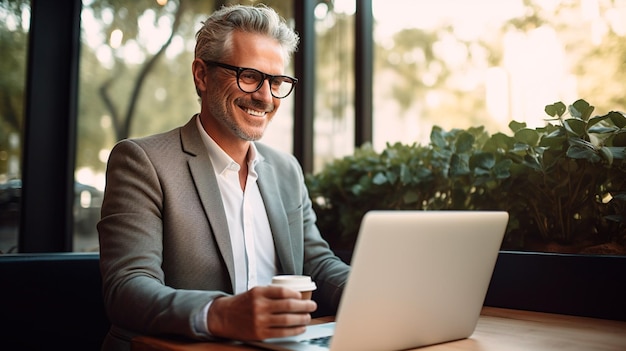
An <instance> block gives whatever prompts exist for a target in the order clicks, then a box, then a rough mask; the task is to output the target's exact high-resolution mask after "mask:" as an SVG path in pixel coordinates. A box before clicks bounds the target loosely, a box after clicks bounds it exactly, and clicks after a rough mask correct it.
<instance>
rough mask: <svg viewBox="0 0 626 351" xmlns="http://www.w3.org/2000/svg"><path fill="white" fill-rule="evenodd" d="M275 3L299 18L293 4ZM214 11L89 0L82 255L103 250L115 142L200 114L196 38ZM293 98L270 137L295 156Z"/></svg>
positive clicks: (79, 171) (79, 167)
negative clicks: (101, 224) (101, 232)
mask: <svg viewBox="0 0 626 351" xmlns="http://www.w3.org/2000/svg"><path fill="white" fill-rule="evenodd" d="M229 3H231V2H229ZM241 3H248V2H247V1H241ZM267 4H268V5H269V6H272V7H274V8H275V9H276V10H277V11H278V12H279V13H280V14H281V15H282V16H283V17H285V18H292V17H293V16H292V8H291V6H292V5H291V2H284V1H273V2H267ZM213 8H214V2H213V1H194V2H188V3H185V6H184V7H179V5H178V2H176V1H167V0H161V1H125V2H118V1H108V0H90V1H84V3H83V10H82V20H81V27H82V28H81V44H82V46H81V58H80V78H79V79H80V85H79V113H78V140H77V145H78V147H77V150H78V151H77V156H76V170H75V179H76V181H77V187H81V188H82V189H83V190H82V191H80V192H77V195H76V202H75V205H74V208H75V223H76V227H75V235H74V250H75V251H95V250H97V249H98V240H97V231H96V228H95V225H96V223H97V221H98V219H99V217H100V213H99V210H100V204H101V201H102V192H103V190H104V172H105V168H106V161H107V158H108V154H109V151H110V150H111V148H112V147H113V145H114V144H115V143H116V142H117V141H119V140H121V139H123V138H128V137H139V136H145V135H149V134H154V133H159V132H164V131H167V130H170V129H172V128H176V127H178V126H181V125H183V124H184V123H186V122H187V121H188V120H189V119H190V118H191V117H192V116H193V115H194V114H195V113H197V112H199V111H200V105H199V101H198V96H197V95H196V92H195V88H194V85H193V80H192V76H191V62H192V61H193V50H194V45H195V33H196V31H197V30H198V29H199V26H200V25H201V22H202V21H203V20H204V19H205V18H206V17H207V15H208V14H210V13H211V12H212V11H213ZM177 18H179V19H180V20H177ZM287 74H289V75H293V69H291V72H287ZM293 96H294V95H293V94H292V95H291V96H289V97H287V98H286V99H284V100H283V102H282V104H281V108H280V109H279V112H278V113H277V114H276V116H275V118H274V120H273V121H272V124H271V125H270V127H269V128H268V129H267V133H266V134H265V136H264V137H263V140H262V142H265V143H267V144H270V145H272V146H274V147H276V148H279V149H281V150H283V151H286V152H292V142H291V140H292V137H291V136H292V135H293V130H292V128H293Z"/></svg>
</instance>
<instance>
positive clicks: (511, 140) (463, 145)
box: [306, 100, 626, 249]
mask: <svg viewBox="0 0 626 351" xmlns="http://www.w3.org/2000/svg"><path fill="white" fill-rule="evenodd" d="M593 110H594V107H593V106H590V105H589V104H588V103H587V102H586V101H584V100H578V101H576V102H574V104H572V105H570V106H569V108H566V106H565V105H564V104H563V103H561V102H557V103H554V104H552V105H548V106H546V108H545V111H546V113H547V114H548V115H549V116H550V117H551V118H550V120H549V122H548V123H547V124H546V126H545V127H541V128H536V129H530V128H527V127H526V124H525V123H520V122H516V121H512V122H511V123H510V124H509V126H510V128H511V131H512V132H513V134H512V135H506V134H503V133H496V134H494V135H489V134H488V133H487V132H486V131H485V130H484V128H483V127H472V128H468V129H453V130H450V131H445V130H443V129H441V128H439V127H436V126H435V127H434V128H433V129H432V132H431V141H430V144H429V145H427V146H422V145H419V144H412V145H407V144H401V143H396V144H388V145H387V148H385V149H384V150H383V151H382V152H380V153H378V152H375V151H374V150H373V149H372V148H371V146H369V145H364V146H362V147H361V148H359V149H357V150H356V151H355V152H354V154H353V155H349V156H346V157H344V158H340V159H337V160H335V161H333V162H332V163H330V164H328V165H327V166H326V167H325V168H324V169H323V170H322V171H321V172H319V173H317V174H308V175H307V177H306V181H307V186H308V188H309V192H310V196H311V199H312V201H313V207H314V209H315V211H316V213H317V214H318V226H319V228H320V230H321V232H322V233H323V235H324V237H325V238H326V239H327V240H328V241H329V242H330V243H331V245H333V246H334V247H336V248H346V247H347V248H351V247H352V246H353V245H354V243H355V241H356V238H357V236H358V229H359V225H360V222H361V219H362V217H363V215H364V214H365V213H366V212H367V211H369V210H388V209H393V210H506V211H508V212H509V214H510V221H509V225H508V227H507V233H506V236H505V241H504V244H503V245H504V246H505V247H508V248H515V249H524V248H525V244H526V241H527V240H528V239H530V238H534V239H539V240H542V241H544V242H545V243H549V242H557V243H561V244H573V243H591V244H599V243H607V242H619V243H621V244H626V115H625V114H624V113H622V112H616V111H612V112H609V113H608V114H606V115H602V116H594V117H591V116H592V112H593Z"/></svg>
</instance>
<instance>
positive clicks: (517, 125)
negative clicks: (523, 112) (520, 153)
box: [509, 121, 526, 133]
mask: <svg viewBox="0 0 626 351" xmlns="http://www.w3.org/2000/svg"><path fill="white" fill-rule="evenodd" d="M509 128H510V129H511V130H512V131H513V133H515V132H517V131H518V130H520V129H523V128H526V122H517V121H511V122H509Z"/></svg>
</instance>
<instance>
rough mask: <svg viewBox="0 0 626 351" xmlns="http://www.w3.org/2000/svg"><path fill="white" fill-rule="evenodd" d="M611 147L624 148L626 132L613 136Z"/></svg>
mask: <svg viewBox="0 0 626 351" xmlns="http://www.w3.org/2000/svg"><path fill="white" fill-rule="evenodd" d="M612 145H613V146H626V131H623V132H621V133H617V134H615V135H614V136H613V139H612Z"/></svg>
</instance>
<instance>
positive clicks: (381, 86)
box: [0, 0, 626, 175]
mask: <svg viewBox="0 0 626 351" xmlns="http://www.w3.org/2000/svg"><path fill="white" fill-rule="evenodd" d="M259 2H261V1H252V0H241V1H231V0H224V1H219V0H208V1H207V0H169V1H167V2H166V4H165V5H164V6H162V5H159V3H158V2H157V1H155V0H138V1H129V0H85V1H83V16H82V30H83V32H82V38H81V40H82V42H83V46H82V47H81V58H80V75H79V79H80V82H79V91H80V96H79V101H78V103H79V106H78V111H79V112H78V113H79V117H78V118H79V120H78V126H77V127H78V135H79V140H78V148H77V152H78V154H77V156H76V157H77V160H76V165H77V168H81V167H84V168H89V169H91V170H93V171H94V172H102V171H103V170H104V167H105V163H104V158H105V156H106V150H109V149H110V148H111V146H112V145H113V143H115V142H116V141H117V140H119V139H121V138H125V137H129V136H130V137H134V136H141V135H147V134H152V133H156V132H161V131H165V130H168V129H171V128H173V127H175V126H178V125H180V124H182V123H184V122H185V121H187V120H188V119H189V117H190V116H191V115H192V114H194V113H196V112H197V111H198V109H199V105H198V101H197V96H196V94H195V90H194V87H193V81H192V78H191V72H190V64H191V61H192V58H193V53H192V50H193V40H194V35H195V31H196V30H197V28H198V26H199V24H200V22H201V21H202V20H203V19H204V18H206V16H208V14H210V13H211V12H212V11H213V10H214V9H215V8H216V7H217V6H221V4H230V3H243V4H253V3H259ZM321 2H323V3H325V4H327V5H328V14H327V15H326V16H325V17H324V18H318V19H317V21H316V33H317V34H318V35H317V36H316V46H317V53H316V54H317V56H316V62H318V65H317V71H316V76H317V82H316V84H315V86H316V102H315V115H316V121H319V120H323V119H324V118H328V117H330V118H332V119H335V120H337V121H340V120H342V119H345V118H346V116H350V115H351V113H353V109H352V107H353V105H354V101H353V95H354V94H353V91H354V72H352V70H351V69H350V67H352V66H353V62H354V43H353V35H354V18H353V16H352V15H350V14H346V13H340V12H334V9H333V2H332V1H330V0H324V1H321ZM263 3H266V4H268V5H270V6H272V7H274V8H276V9H277V11H278V12H279V13H280V14H281V15H282V16H283V17H285V18H287V19H288V20H289V21H291V20H292V19H293V2H291V1H283V0H268V1H263ZM537 3H538V1H524V7H525V11H524V12H523V15H521V16H520V17H518V18H513V19H510V20H509V21H507V22H506V23H504V25H503V26H502V28H498V30H494V31H493V33H490V35H488V36H487V37H482V38H479V39H474V40H470V39H461V38H460V36H459V35H457V34H456V33H455V30H456V29H455V28H454V26H453V24H451V23H443V24H441V25H440V26H439V27H437V28H435V29H432V30H430V29H429V30H426V29H421V28H411V29H404V30H400V31H398V32H397V33H395V34H394V37H393V38H391V39H390V40H391V41H390V42H375V43H374V46H375V50H374V54H375V55H376V57H375V59H374V64H375V65H376V66H375V67H374V70H375V72H376V78H377V80H376V81H375V82H374V84H375V94H376V95H375V98H376V99H382V100H389V101H394V102H395V103H396V104H397V105H398V106H399V107H400V109H401V110H403V111H400V112H406V111H410V112H411V113H414V111H415V116H411V118H419V122H418V123H420V124H423V125H428V124H429V123H432V124H436V125H439V126H442V125H454V126H455V127H461V128H462V127H463V126H465V125H483V126H484V127H485V129H486V130H490V128H489V126H487V124H486V123H485V118H486V116H487V114H486V113H485V110H486V102H485V88H484V87H474V88H468V87H464V86H459V85H458V82H459V77H460V76H461V77H462V76H464V75H466V74H470V73H471V72H472V70H473V69H475V68H476V67H478V68H481V67H483V66H485V65H487V67H489V66H498V65H500V64H501V62H502V60H503V48H502V42H503V38H504V36H505V35H506V34H507V33H510V32H522V33H523V32H527V31H530V30H532V29H533V28H538V27H541V26H551V27H554V28H555V30H557V31H558V32H559V33H562V34H560V35H561V36H560V40H562V42H563V45H564V47H566V48H567V50H568V53H569V52H571V55H570V56H571V57H575V58H576V60H575V61H574V62H571V63H569V64H570V65H571V66H572V67H573V68H572V70H573V73H574V74H575V75H576V79H577V80H578V84H577V88H576V89H577V90H578V96H587V97H590V98H593V99H594V101H596V102H597V104H598V105H601V106H624V105H626V101H624V99H626V98H625V95H624V94H623V87H622V85H620V84H621V82H622V81H624V79H626V71H624V70H623V69H622V64H623V62H624V57H625V55H626V54H625V52H626V41H624V40H623V36H620V35H619V33H618V32H617V31H616V30H613V29H612V28H611V27H610V26H608V27H607V30H606V32H605V34H604V36H603V37H602V41H601V42H600V43H592V42H590V39H589V37H590V36H589V35H588V32H589V30H588V27H587V24H584V25H583V24H581V23H580V22H579V21H577V20H574V19H575V18H579V16H580V15H579V14H576V11H580V4H579V3H578V2H562V3H560V4H559V5H558V6H555V7H554V8H553V12H547V10H545V9H544V8H543V7H541V6H538V5H537ZM600 3H601V8H600V12H599V13H600V19H601V20H606V18H608V15H607V14H608V13H609V10H610V9H611V6H612V4H611V3H610V2H607V1H601V2H600ZM29 6H30V1H28V0H0V16H2V18H0V52H2V55H3V58H2V60H0V174H2V175H5V174H6V173H7V169H8V161H7V160H8V159H9V158H10V157H13V158H18V159H19V158H20V157H21V155H20V149H21V148H20V147H19V146H18V147H17V148H14V147H13V148H12V147H11V146H10V145H9V139H10V138H11V135H17V136H18V140H19V139H20V138H21V130H22V123H23V113H24V112H23V107H24V92H25V86H24V82H25V77H26V64H27V46H28V28H27V27H28V23H27V22H28V9H29ZM390 6H392V5H391V3H390ZM575 16H576V17H575ZM23 22H26V24H27V25H26V26H22V25H21V24H22V23H23ZM11 23H17V24H20V25H18V26H12V27H9V25H10V24H11ZM153 27H154V28H157V29H158V30H156V31H150V29H151V28H153ZM114 31H119V32H116V33H122V34H123V35H122V37H121V41H120V46H118V47H113V46H112V42H111V40H110V38H111V36H112V34H113V33H114ZM93 33H95V34H93ZM155 42H156V43H157V44H158V45H155ZM444 42H446V43H452V44H454V45H456V47H458V48H461V49H462V50H464V51H465V52H466V53H467V59H466V60H463V61H462V62H457V63H453V62H450V61H449V55H445V52H442V51H441V50H437V47H438V46H439V45H440V44H441V43H444ZM589 72H593V74H589ZM564 84H565V83H564ZM433 99H435V100H436V101H438V103H437V104H435V105H432V104H429V103H427V102H428V101H432V100H433ZM377 101H378V100H377ZM512 112H513V113H515V111H512ZM376 118H384V116H377V117H376ZM349 125H350V123H349V121H348V122H346V121H341V122H340V125H339V127H338V128H344V129H345V128H349ZM448 129H452V128H448ZM318 134H319V133H318ZM14 139H15V138H14ZM18 144H19V142H18ZM331 149H332V147H331ZM323 156H324V155H322V157H323Z"/></svg>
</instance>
